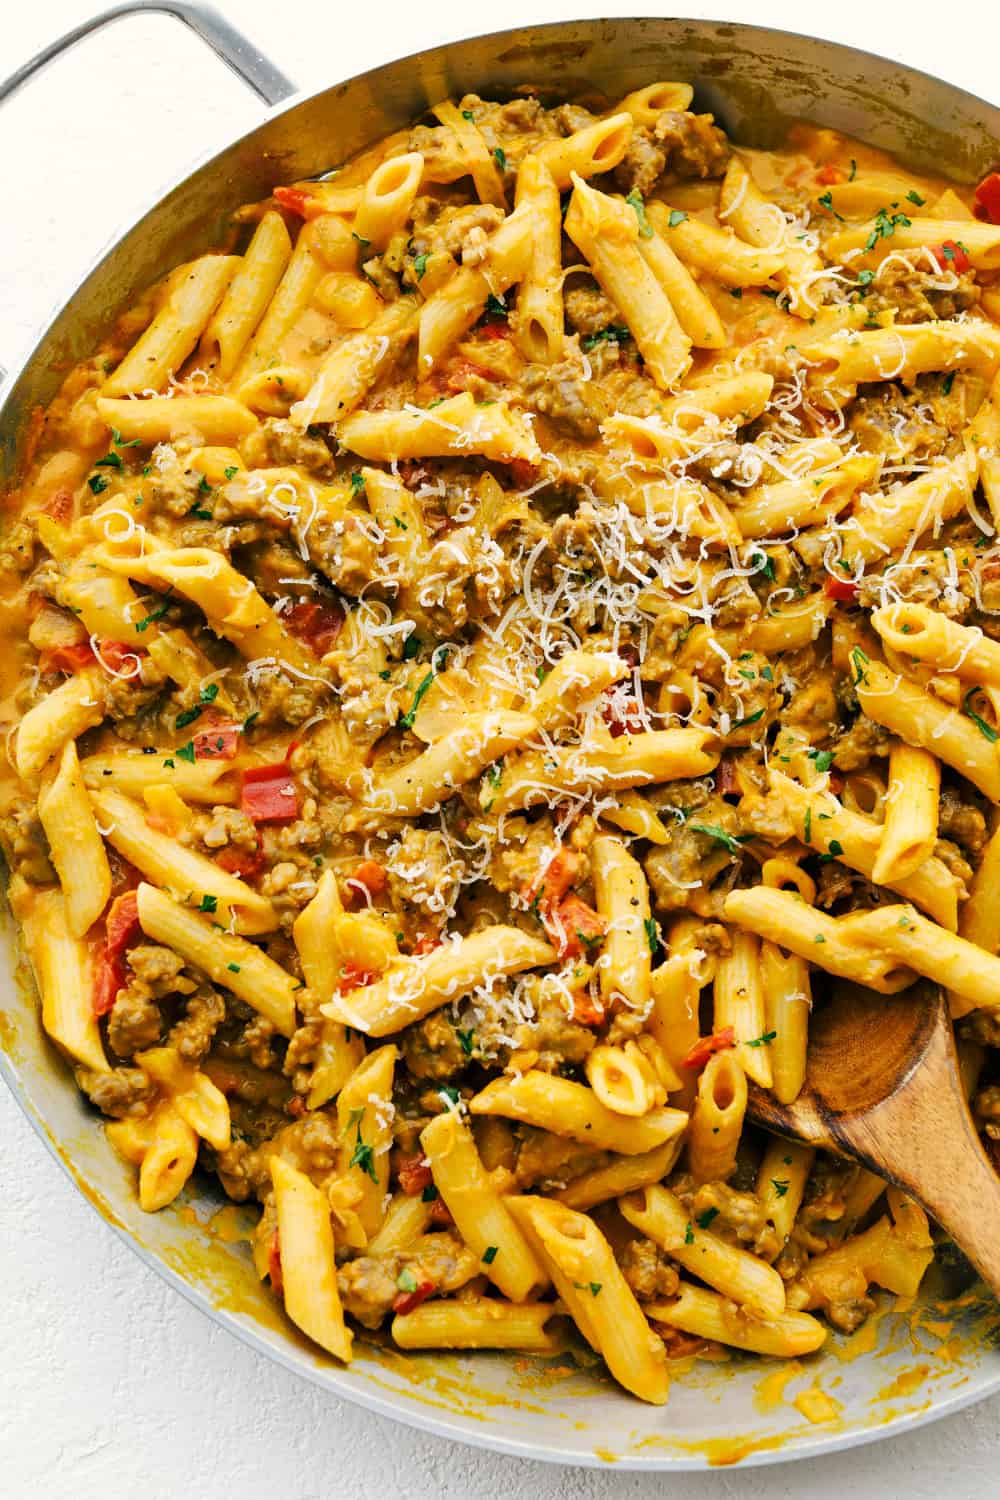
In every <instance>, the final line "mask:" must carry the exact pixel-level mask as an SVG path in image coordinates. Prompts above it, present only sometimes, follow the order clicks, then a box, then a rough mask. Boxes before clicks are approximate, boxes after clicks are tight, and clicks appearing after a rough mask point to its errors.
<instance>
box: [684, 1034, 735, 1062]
mask: <svg viewBox="0 0 1000 1500" xmlns="http://www.w3.org/2000/svg"><path fill="white" fill-rule="evenodd" d="M735 1046H736V1033H735V1031H734V1030H733V1028H732V1027H731V1026H724V1027H723V1028H722V1030H721V1031H713V1032H712V1034H711V1036H703V1037H701V1038H700V1039H699V1040H698V1041H697V1042H695V1044H694V1046H693V1047H692V1048H691V1051H690V1052H689V1053H688V1055H687V1057H685V1058H684V1060H683V1062H682V1063H681V1067H682V1068H693V1069H694V1070H695V1071H696V1072H699V1073H700V1072H701V1070H702V1068H703V1067H704V1066H705V1064H706V1063H707V1062H708V1059H709V1058H710V1057H711V1056H712V1054H713V1053H714V1052H724V1051H725V1050H726V1048H727V1047H735Z"/></svg>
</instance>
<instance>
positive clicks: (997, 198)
mask: <svg viewBox="0 0 1000 1500" xmlns="http://www.w3.org/2000/svg"><path fill="white" fill-rule="evenodd" d="M972 211H973V213H974V214H975V216H976V218H977V219H985V220H986V222H987V224H1000V172H991V173H990V174H989V176H988V177H984V178H983V180H982V182H981V183H980V184H979V186H978V187H977V188H976V196H975V199H974V201H973V204H972Z"/></svg>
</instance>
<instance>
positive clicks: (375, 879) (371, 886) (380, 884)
mask: <svg viewBox="0 0 1000 1500" xmlns="http://www.w3.org/2000/svg"><path fill="white" fill-rule="evenodd" d="M388 883H389V877H388V875H387V874H386V871H385V867H384V866H383V865H380V864H379V862H378V860H377V859H363V860H362V861H361V863H360V864H359V865H358V867H357V868H356V869H355V870H354V871H353V872H352V873H351V875H350V876H349V877H348V887H350V886H356V885H363V886H364V888H365V890H366V891H367V892H368V894H369V896H381V894H382V892H383V891H384V890H385V888H386V886H387V885H388Z"/></svg>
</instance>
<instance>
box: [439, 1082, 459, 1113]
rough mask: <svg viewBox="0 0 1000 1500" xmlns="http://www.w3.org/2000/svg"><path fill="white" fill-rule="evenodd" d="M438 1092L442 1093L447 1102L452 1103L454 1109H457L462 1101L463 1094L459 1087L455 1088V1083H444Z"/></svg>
mask: <svg viewBox="0 0 1000 1500" xmlns="http://www.w3.org/2000/svg"><path fill="white" fill-rule="evenodd" d="M438 1093H439V1094H440V1095H441V1098H442V1099H443V1100H444V1101H445V1103H446V1104H448V1105H450V1106H451V1107H452V1108H453V1109H457V1108H458V1106H459V1105H460V1104H461V1102H462V1096H461V1094H460V1093H459V1092H458V1089H457V1088H455V1086H454V1084H451V1083H443V1084H442V1085H441V1087H440V1088H439V1089H438Z"/></svg>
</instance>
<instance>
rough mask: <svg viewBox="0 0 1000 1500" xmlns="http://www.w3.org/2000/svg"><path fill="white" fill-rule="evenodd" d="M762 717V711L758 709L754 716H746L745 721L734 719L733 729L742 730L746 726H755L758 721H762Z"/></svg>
mask: <svg viewBox="0 0 1000 1500" xmlns="http://www.w3.org/2000/svg"><path fill="white" fill-rule="evenodd" d="M763 717H764V710H763V709H762V708H758V710H757V712H756V713H755V714H747V716H746V718H745V719H734V721H733V728H734V729H742V728H743V727H744V726H745V725H747V724H756V723H757V721H758V719H762V718H763Z"/></svg>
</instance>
